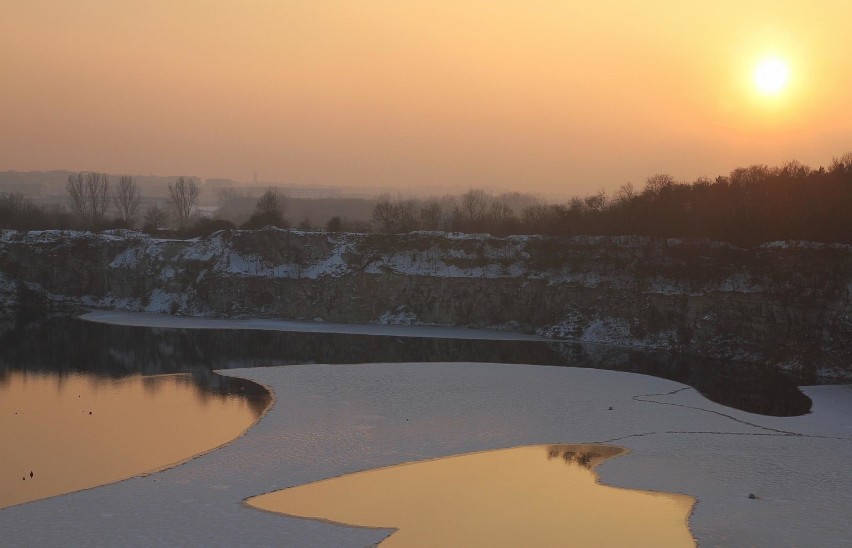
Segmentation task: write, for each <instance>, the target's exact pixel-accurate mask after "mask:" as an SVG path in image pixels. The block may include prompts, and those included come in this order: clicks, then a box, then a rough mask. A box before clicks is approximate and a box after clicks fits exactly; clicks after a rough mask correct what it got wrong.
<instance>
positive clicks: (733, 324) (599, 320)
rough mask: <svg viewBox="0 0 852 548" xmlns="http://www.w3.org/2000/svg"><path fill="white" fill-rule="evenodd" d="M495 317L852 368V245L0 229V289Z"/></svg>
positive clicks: (90, 299)
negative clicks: (162, 235)
mask: <svg viewBox="0 0 852 548" xmlns="http://www.w3.org/2000/svg"><path fill="white" fill-rule="evenodd" d="M21 295H24V296H27V297H26V298H27V299H32V298H33V297H32V295H37V296H39V298H41V299H46V300H48V301H50V302H66V303H72V304H82V305H86V306H92V307H104V308H117V309H126V310H147V311H157V312H168V313H173V314H186V315H210V316H254V317H274V318H282V319H307V320H325V321H335V322H379V323H409V324H439V325H461V326H470V327H497V328H502V329H507V330H514V331H522V332H534V333H538V334H541V335H544V336H548V337H552V338H559V339H571V340H580V341H587V342H598V343H608V344H616V345H626V346H639V347H653V348H669V349H673V350H676V351H680V352H685V353H693V354H696V355H702V356H707V357H713V358H721V359H725V360H737V361H748V362H755V363H765V364H767V365H768V366H772V367H777V368H782V369H785V370H788V371H790V372H791V373H794V374H795V376H796V377H797V378H799V379H801V380H802V381H803V382H809V381H816V380H818V379H826V378H836V379H852V298H850V295H852V248H850V246H842V245H826V244H813V243H807V242H774V243H771V244H766V245H764V246H761V247H757V248H752V249H741V248H737V247H734V246H730V245H727V244H722V243H719V242H711V241H696V240H673V239H668V240H666V239H651V238H645V237H574V238H549V237H537V236H514V237H508V238H492V237H490V236H486V235H461V234H444V233H425V232H419V233H412V234H405V235H381V234H326V233H309V232H299V231H287V230H277V229H266V230H260V231H229V232H228V231H223V232H218V233H215V234H213V235H211V236H209V237H207V238H203V239H194V240H164V239H156V238H151V237H149V236H146V235H143V234H140V233H136V232H130V231H112V232H104V233H100V234H92V233H80V232H61V231H49V232H30V233H19V232H13V231H6V232H2V233H0V299H2V300H3V302H5V303H6V304H7V308H8V307H11V306H13V305H14V303H15V302H17V301H20V300H22V297H21Z"/></svg>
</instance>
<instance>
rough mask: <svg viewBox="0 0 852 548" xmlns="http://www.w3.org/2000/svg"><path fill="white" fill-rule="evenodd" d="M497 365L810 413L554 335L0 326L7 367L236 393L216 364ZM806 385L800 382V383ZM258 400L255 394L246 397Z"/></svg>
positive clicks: (784, 379)
mask: <svg viewBox="0 0 852 548" xmlns="http://www.w3.org/2000/svg"><path fill="white" fill-rule="evenodd" d="M429 361H432V362H456V361H459V362H501V363H516V364H530V363H531V364H539V365H551V366H570V367H587V368H597V369H610V370H616V371H628V372H635V373H643V374H647V375H653V376H656V377H660V378H664V379H669V380H674V381H678V382H682V383H684V384H688V385H690V386H692V387H694V388H695V389H696V390H698V391H699V392H701V393H702V394H703V395H704V396H706V397H707V398H709V399H711V400H713V401H716V402H718V403H721V404H723V405H726V406H729V407H733V408H736V409H741V410H744V411H750V412H754V413H761V414H766V415H776V416H791V415H800V414H803V413H807V412H808V411H809V410H810V406H811V402H810V400H809V398H808V397H807V396H805V395H804V394H802V393H801V391H800V390H799V389H798V388H797V385H798V384H807V383H808V381H807V380H804V379H801V378H797V377H795V376H793V375H791V374H789V373H785V372H782V371H777V370H773V369H768V368H765V367H761V366H758V365H754V364H747V363H728V362H722V361H719V360H711V359H700V358H696V357H693V356H686V355H679V354H676V353H672V352H664V351H648V350H641V349H631V348H620V347H615V346H607V345H595V344H580V343H570V342H559V341H552V342H551V341H547V342H535V341H482V340H455V339H431V338H421V337H417V338H407V337H385V336H366V335H342V334H333V333H290V332H275V331H251V330H218V329H163V328H148V327H126V326H117V325H108V324H98V323H93V322H87V321H82V320H78V319H74V318H71V317H67V316H56V317H52V318H45V319H43V320H40V321H31V322H26V323H15V322H13V321H9V322H7V323H6V324H5V326H4V328H3V330H2V331H0V367H2V369H4V370H12V371H14V370H22V369H23V370H27V371H43V372H58V373H72V372H79V371H83V372H90V373H94V374H96V375H99V376H103V377H113V378H115V377H122V376H126V375H132V374H137V373H142V374H144V375H159V374H164V373H176V372H188V373H190V374H191V375H192V378H193V379H194V380H195V382H196V383H198V384H200V385H202V386H205V387H207V388H208V389H211V390H214V391H233V390H234V389H235V388H236V389H237V390H240V391H241V393H244V392H243V387H242V386H240V387H235V386H230V384H229V383H239V381H238V380H237V379H227V378H223V377H221V376H219V375H216V374H215V373H213V370H216V369H230V368H243V367H259V366H273V365H293V364H303V363H329V364H353V363H369V362H429ZM803 381H804V382H803ZM250 401H252V402H256V403H253V405H257V406H259V407H260V406H265V400H264V399H263V397H262V395H260V396H258V397H257V398H256V397H250Z"/></svg>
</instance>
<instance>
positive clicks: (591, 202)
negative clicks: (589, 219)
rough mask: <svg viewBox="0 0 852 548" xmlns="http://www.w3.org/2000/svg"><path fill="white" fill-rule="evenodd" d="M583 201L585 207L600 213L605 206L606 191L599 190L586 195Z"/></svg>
mask: <svg viewBox="0 0 852 548" xmlns="http://www.w3.org/2000/svg"><path fill="white" fill-rule="evenodd" d="M583 203H584V204H585V205H586V209H588V210H590V211H596V212H598V213H600V212H601V211H603V210H604V209H605V208H606V192H604V191H603V190H601V191H599V192H597V193H595V194H592V195H591V196H586V198H585V199H584V200H583Z"/></svg>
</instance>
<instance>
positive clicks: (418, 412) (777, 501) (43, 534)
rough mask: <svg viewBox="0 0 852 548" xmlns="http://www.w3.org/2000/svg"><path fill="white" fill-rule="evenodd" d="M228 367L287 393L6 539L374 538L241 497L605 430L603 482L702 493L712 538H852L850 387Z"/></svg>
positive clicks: (54, 503) (61, 504) (45, 510)
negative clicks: (733, 402)
mask: <svg viewBox="0 0 852 548" xmlns="http://www.w3.org/2000/svg"><path fill="white" fill-rule="evenodd" d="M223 374H226V375H233V376H239V377H244V378H247V379H251V380H254V381H256V382H259V383H262V384H264V385H266V386H268V387H269V388H270V389H272V390H273V391H274V393H275V396H276V403H275V405H274V407H273V408H272V409H271V410H270V412H269V413H268V414H267V415H266V416H265V417H264V418H263V419H262V420H261V421H260V423H258V424H257V425H256V426H255V427H254V428H252V429H251V430H249V431H248V433H247V434H246V435H244V436H242V437H240V438H238V439H237V440H235V441H234V442H233V443H231V444H230V445H228V446H226V447H223V448H222V449H220V450H217V451H214V452H212V453H209V454H206V455H203V456H201V457H198V458H196V459H193V460H191V461H189V462H187V463H186V464H184V465H181V466H178V467H176V468H173V469H170V470H166V471H163V472H160V473H157V474H153V475H151V476H148V477H139V478H134V479H131V480H127V481H123V482H120V483H116V484H112V485H108V486H104V487H101V488H97V489H92V490H88V491H83V492H79V493H74V494H70V495H65V496H62V497H57V498H53V499H48V500H43V501H37V502H34V503H30V504H26V505H22V506H17V507H13V508H9V509H6V510H3V511H0V531H2V541H3V544H8V545H10V546H60V545H61V546H69V545H71V546H82V545H87V546H114V545H123V546H152V545H207V546H215V545H219V546H233V545H243V546H259V545H261V546H266V545H285V546H364V545H368V544H371V543H374V542H378V541H379V540H381V539H382V538H383V537H384V536H386V535H387V534H388V533H389V532H388V531H377V530H369V529H350V528H345V527H339V526H335V525H330V524H328V523H320V522H315V521H309V520H299V519H293V518H286V517H283V516H278V515H273V514H269V513H265V512H260V511H257V510H254V509H251V508H249V507H248V506H246V505H245V504H243V503H242V501H243V500H244V499H246V498H248V497H251V496H254V495H258V494H261V493H264V492H268V491H272V490H275V489H280V488H283V487H287V486H292V485H298V484H302V483H306V482H309V481H314V480H317V479H321V478H327V477H332V476H337V475H341V474H345V473H349V472H354V471H358V470H365V469H371V468H375V467H378V466H385V465H390V464H395V463H400V462H407V461H414V460H420V459H425V458H431V457H440V456H446V455H453V454H458V453H463V452H470V451H478V450H487V449H495V448H501V447H511V446H517V445H527V444H542V443H595V442H597V443H602V442H607V443H612V444H617V445H621V446H624V447H627V448H629V449H630V450H631V453H630V454H628V455H627V456H624V457H620V458H616V459H613V460H611V461H609V462H607V463H605V464H603V465H602V466H601V467H600V468H599V469H598V471H599V473H600V475H601V479H602V481H603V482H605V483H608V484H613V485H621V486H625V487H631V488H640V489H651V490H661V491H670V492H681V493H686V494H689V495H692V496H695V497H697V498H698V504H697V505H696V508H695V512H694V514H693V516H692V519H691V523H690V525H691V527H692V531H693V534H694V535H695V536H696V538H697V539H698V541H699V543H700V545H703V546H744V545H756V546H789V545H801V546H840V545H847V544H849V543H850V542H852V526H850V524H849V521H848V516H849V515H850V513H852V478H850V476H849V474H848V463H849V462H850V460H852V387H849V386H819V387H806V388H804V390H805V392H806V393H807V394H808V395H809V396H810V397H811V398H812V399H813V401H814V411H813V413H812V414H810V415H806V416H802V417H792V418H775V417H764V416H759V415H752V414H748V413H744V412H739V411H735V410H732V409H729V408H726V407H723V406H720V405H717V404H714V403H712V402H709V401H708V400H706V399H704V398H703V397H701V396H700V395H698V394H697V393H696V392H695V391H694V390H692V389H690V388H688V387H686V386H684V385H681V384H678V383H674V382H670V381H665V380H661V379H657V378H653V377H648V376H643V375H636V374H630V373H618V372H611V371H601V370H590V369H573V368H556V367H540V366H523V365H505V364H479V363H476V364H474V363H439V364H434V363H433V364H425V363H417V364H363V365H300V366H287V367H269V368H255V369H241V370H228V371H226V372H223ZM609 407H612V410H609V409H608V408H609ZM749 493H754V494H755V495H756V496H757V498H756V499H753V500H752V499H749V498H748V494H749ZM436 526H438V524H436Z"/></svg>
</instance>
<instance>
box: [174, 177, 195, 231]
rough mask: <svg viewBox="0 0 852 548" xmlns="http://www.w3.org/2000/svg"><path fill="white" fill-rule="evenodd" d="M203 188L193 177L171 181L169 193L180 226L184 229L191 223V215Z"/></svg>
mask: <svg viewBox="0 0 852 548" xmlns="http://www.w3.org/2000/svg"><path fill="white" fill-rule="evenodd" d="M199 194H201V188H199V186H198V183H196V182H195V179H194V178H192V177H188V178H187V177H178V180H177V181H176V182H174V183H169V195H170V196H171V198H172V207H173V208H174V210H175V216H176V217H177V222H178V228H179V229H181V230H183V229H185V228H186V227H187V225H188V224H189V217H190V216H191V215H192V212H193V211H194V210H195V206H196V205H197V204H198V195H199Z"/></svg>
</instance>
